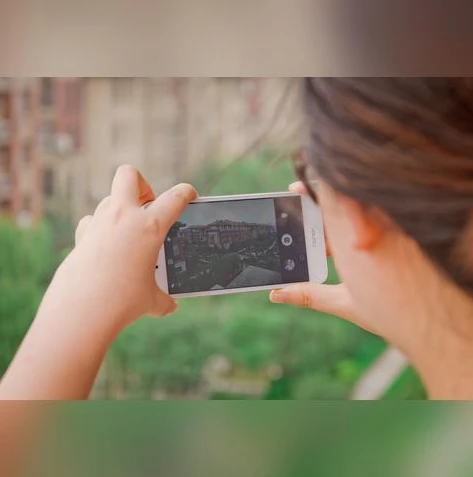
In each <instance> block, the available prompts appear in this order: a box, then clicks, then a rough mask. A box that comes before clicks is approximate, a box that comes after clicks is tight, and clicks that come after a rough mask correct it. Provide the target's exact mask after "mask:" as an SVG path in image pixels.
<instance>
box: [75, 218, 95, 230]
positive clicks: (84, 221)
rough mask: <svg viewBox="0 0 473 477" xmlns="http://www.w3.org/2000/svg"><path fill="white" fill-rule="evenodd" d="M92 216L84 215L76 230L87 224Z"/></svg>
mask: <svg viewBox="0 0 473 477" xmlns="http://www.w3.org/2000/svg"><path fill="white" fill-rule="evenodd" d="M91 218H92V216H90V215H86V216H84V217H82V219H80V220H79V222H77V227H76V230H78V229H80V228H82V227H84V226H85V225H87V223H88V222H89V220H90V219H91Z"/></svg>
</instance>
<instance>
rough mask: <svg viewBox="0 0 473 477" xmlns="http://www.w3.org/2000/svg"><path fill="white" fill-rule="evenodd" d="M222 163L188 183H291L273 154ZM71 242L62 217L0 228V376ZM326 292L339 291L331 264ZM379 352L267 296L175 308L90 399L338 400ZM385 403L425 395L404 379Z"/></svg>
mask: <svg viewBox="0 0 473 477" xmlns="http://www.w3.org/2000/svg"><path fill="white" fill-rule="evenodd" d="M221 164H222V162H221V161H219V162H215V163H214V164H207V166H206V167H205V168H202V169H201V170H200V171H198V172H197V173H196V174H194V175H193V177H190V178H189V179H190V180H191V181H192V182H193V183H194V184H195V185H196V187H197V189H198V190H199V192H200V193H201V195H204V194H205V195H207V194H209V195H210V194H232V193H251V192H264V191H278V190H285V189H286V188H287V185H288V184H289V183H290V182H291V181H292V180H293V179H294V176H293V172H292V167H291V164H290V161H289V159H288V157H287V154H286V151H284V150H281V149H278V150H272V149H268V150H265V151H263V152H260V153H258V154H256V155H249V156H247V157H243V158H237V159H236V160H233V161H228V160H227V161H225V162H224V164H225V165H224V166H222V165H221ZM72 240H73V225H72V221H70V220H68V219H67V218H64V217H61V216H54V215H50V216H48V217H46V219H45V220H44V221H43V223H42V224H41V226H40V227H38V228H34V229H20V228H18V227H16V226H15V225H13V224H12V223H11V222H10V221H8V220H2V221H1V222H0V374H2V373H3V372H4V371H5V369H6V368H7V366H8V364H9V362H10V360H11V358H12V356H13V354H14V352H15V350H16V348H17V347H18V345H19V343H20V341H21V339H22V337H23V335H24V334H25V332H26V330H27V328H28V326H29V324H30V323H31V320H32V319H33V317H34V314H35V310H36V308H37V306H38V304H39V302H40V299H41V296H42V294H43V293H44V291H45V289H46V287H47V284H48V282H49V280H50V279H51V277H52V274H53V272H54V269H55V267H56V266H57V265H58V263H60V261H61V260H62V258H63V257H64V256H65V255H66V254H67V252H68V250H70V247H71V246H72ZM329 282H330V283H336V282H337V274H336V271H335V269H334V267H333V264H332V263H330V277H329ZM64 319H67V317H64ZM385 348H386V345H385V343H384V342H383V341H382V340H381V339H379V338H377V337H375V336H373V335H371V334H369V333H367V332H365V331H362V330H360V329H358V328H356V327H355V326H353V325H351V324H349V323H346V322H344V321H342V320H339V319H337V318H334V317H331V316H327V315H324V314H322V313H317V312H313V311H309V310H301V309H295V308H291V307H286V306H277V305H273V304H271V303H270V302H269V300H268V293H266V292H262V293H261V292H258V293H249V294H248V293H247V294H236V295H228V296H221V297H210V298H194V299H182V300H181V301H180V307H179V310H178V312H177V313H176V314H174V315H173V316H170V317H166V318H163V319H160V320H156V319H152V318H146V317H145V318H143V319H142V320H140V321H139V322H137V323H136V324H134V325H132V326H131V327H129V328H128V329H126V330H125V331H124V332H123V333H122V334H121V335H120V336H119V338H118V339H117V340H116V342H115V343H114V345H113V347H112V348H111V350H110V351H109V353H108V355H107V357H106V360H105V363H104V366H103V367H102V370H101V372H100V375H99V378H98V379H97V382H96V385H95V388H94V391H93V397H94V398H96V399H148V398H154V399H163V398H205V399H301V400H304V399H344V398H347V397H349V396H350V392H351V390H352V389H353V386H354V385H355V383H356V382H357V381H358V380H359V379H360V378H361V377H362V376H363V374H364V372H365V371H366V369H367V368H368V367H369V366H370V364H371V363H373V361H374V360H375V359H376V358H377V357H378V356H379V355H380V354H381V353H382V352H383V351H384V350H385ZM383 398H384V399H423V398H425V392H424V389H423V387H422V385H421V384H420V382H419V379H418V378H417V376H416V374H415V373H414V372H413V371H412V370H411V369H410V368H407V369H406V370H405V371H404V372H403V373H402V375H401V376H400V377H399V378H398V379H396V380H395V382H394V383H393V384H392V386H391V388H390V389H389V390H388V391H387V392H386V393H385V395H384V396H383Z"/></svg>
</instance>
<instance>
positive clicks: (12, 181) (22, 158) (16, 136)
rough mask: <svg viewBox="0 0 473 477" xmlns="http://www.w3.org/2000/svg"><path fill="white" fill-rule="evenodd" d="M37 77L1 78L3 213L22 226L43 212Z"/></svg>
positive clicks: (0, 208) (0, 192)
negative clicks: (26, 78)
mask: <svg viewBox="0 0 473 477" xmlns="http://www.w3.org/2000/svg"><path fill="white" fill-rule="evenodd" d="M39 96H40V88H39V84H38V80H36V79H28V80H19V79H10V78H0V214H2V215H8V216H10V217H12V218H14V219H15V220H16V222H17V223H18V224H19V225H20V226H24V227H27V226H30V225H31V224H33V223H35V222H37V221H38V220H39V219H40V218H41V216H42V210H43V207H42V163H41V154H40V144H39V126H40V98H39Z"/></svg>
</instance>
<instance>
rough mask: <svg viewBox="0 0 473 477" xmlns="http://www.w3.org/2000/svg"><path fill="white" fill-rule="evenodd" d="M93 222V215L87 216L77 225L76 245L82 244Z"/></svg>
mask: <svg viewBox="0 0 473 477" xmlns="http://www.w3.org/2000/svg"><path fill="white" fill-rule="evenodd" d="M91 221H92V216H91V215H86V216H85V217H83V218H82V219H81V220H80V221H79V223H78V224H77V228H76V233H75V242H76V245H78V244H79V243H80V242H81V240H82V238H83V237H84V235H85V233H86V231H87V229H88V227H89V224H90V222H91Z"/></svg>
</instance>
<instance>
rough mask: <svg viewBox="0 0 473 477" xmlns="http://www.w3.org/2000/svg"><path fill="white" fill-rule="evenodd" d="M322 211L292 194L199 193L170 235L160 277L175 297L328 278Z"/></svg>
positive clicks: (158, 268) (163, 251)
mask: <svg viewBox="0 0 473 477" xmlns="http://www.w3.org/2000/svg"><path fill="white" fill-rule="evenodd" d="M326 278H327V261H326V253H325V240H324V232H323V223H322V215H321V212H320V209H319V208H318V206H317V205H316V204H314V203H313V202H312V201H311V200H310V199H309V198H308V197H302V196H300V195H298V194H294V193H291V192H281V193H272V194H249V195H235V196H218V197H205V198H200V199H198V200H197V201H195V202H191V203H190V204H189V206H188V208H187V209H186V210H185V212H184V213H183V214H182V216H181V217H180V219H179V220H178V221H177V222H176V223H175V224H174V225H173V227H172V228H171V230H170V231H169V233H168V234H167V236H166V239H165V242H164V246H163V248H162V249H161V251H160V253H159V258H158V263H157V266H156V281H157V283H158V286H159V287H160V288H161V289H162V290H165V291H166V290H167V291H168V292H169V294H170V295H172V296H174V297H191V296H205V295H220V294H226V293H236V292H244V291H256V290H268V289H274V288H282V287H284V286H286V285H288V284H291V283H301V282H314V283H322V282H323V281H325V279H326Z"/></svg>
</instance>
